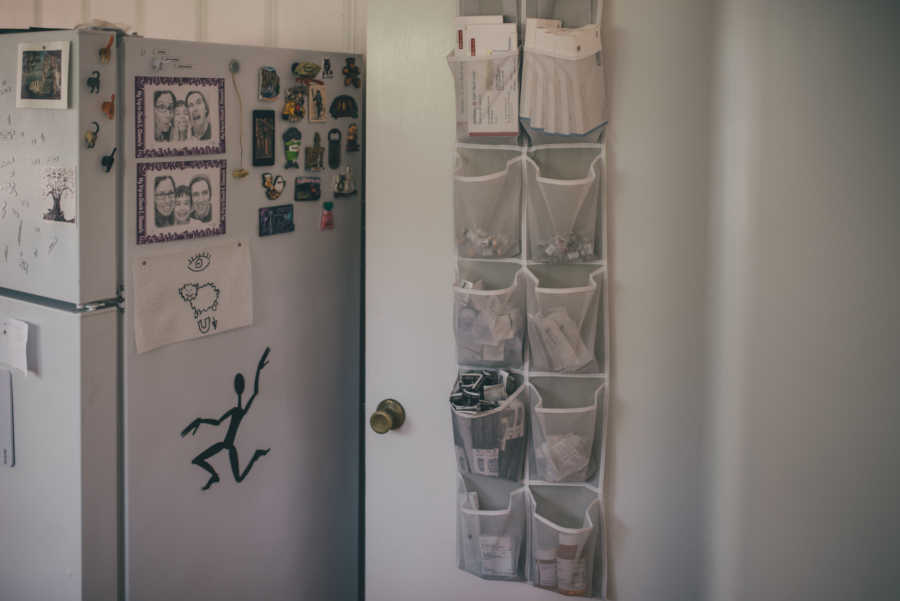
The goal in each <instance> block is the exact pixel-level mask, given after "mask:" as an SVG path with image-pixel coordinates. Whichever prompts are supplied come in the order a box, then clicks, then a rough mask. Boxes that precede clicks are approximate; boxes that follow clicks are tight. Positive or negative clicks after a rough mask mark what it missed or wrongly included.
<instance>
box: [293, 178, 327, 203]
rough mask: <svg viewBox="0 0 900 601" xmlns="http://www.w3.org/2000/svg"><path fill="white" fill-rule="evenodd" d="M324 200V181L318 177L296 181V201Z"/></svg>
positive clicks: (297, 179)
mask: <svg viewBox="0 0 900 601" xmlns="http://www.w3.org/2000/svg"><path fill="white" fill-rule="evenodd" d="M320 198H322V180H321V179H319V178H318V177H298V178H295V179H294V200H295V201H298V202H299V201H305V200H319V199H320Z"/></svg>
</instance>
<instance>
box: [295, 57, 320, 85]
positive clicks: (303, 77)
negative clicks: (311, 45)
mask: <svg viewBox="0 0 900 601" xmlns="http://www.w3.org/2000/svg"><path fill="white" fill-rule="evenodd" d="M321 70H322V67H320V66H319V65H317V64H316V63H311V62H309V61H302V62H297V63H294V64H293V65H291V73H293V74H294V77H295V78H296V79H297V81H298V82H300V83H303V84H307V85H308V84H310V83H322V82H321V81H320V80H318V79H316V75H318V74H319V71H321Z"/></svg>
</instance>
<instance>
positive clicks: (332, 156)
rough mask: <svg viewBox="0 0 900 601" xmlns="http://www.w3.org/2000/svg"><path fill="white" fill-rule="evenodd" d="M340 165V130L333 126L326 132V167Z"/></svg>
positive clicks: (332, 167) (333, 167) (334, 167)
mask: <svg viewBox="0 0 900 601" xmlns="http://www.w3.org/2000/svg"><path fill="white" fill-rule="evenodd" d="M340 166H341V130H339V129H337V128H334V129H332V130H331V131H329V132H328V167H329V168H331V169H337V168H338V167H340Z"/></svg>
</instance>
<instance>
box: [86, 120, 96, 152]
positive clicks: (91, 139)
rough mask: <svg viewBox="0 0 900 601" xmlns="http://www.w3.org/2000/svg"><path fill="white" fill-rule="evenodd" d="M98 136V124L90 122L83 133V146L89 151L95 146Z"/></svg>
mask: <svg viewBox="0 0 900 601" xmlns="http://www.w3.org/2000/svg"><path fill="white" fill-rule="evenodd" d="M99 134H100V124H99V123H97V122H96V121H91V126H90V127H89V128H87V129H86V130H85V131H84V145H85V147H86V148H88V149H91V148H93V147H94V146H96V144H97V136H98V135H99Z"/></svg>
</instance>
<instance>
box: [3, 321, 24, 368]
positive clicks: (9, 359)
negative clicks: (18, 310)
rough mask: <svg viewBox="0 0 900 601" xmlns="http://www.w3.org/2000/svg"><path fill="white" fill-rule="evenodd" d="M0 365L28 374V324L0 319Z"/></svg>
mask: <svg viewBox="0 0 900 601" xmlns="http://www.w3.org/2000/svg"><path fill="white" fill-rule="evenodd" d="M0 363H4V364H6V365H8V366H10V367H12V368H15V369H18V370H19V371H21V372H22V373H28V324H27V323H25V322H24V321H20V320H18V319H12V318H0Z"/></svg>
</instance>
